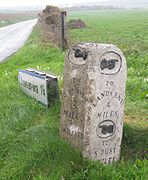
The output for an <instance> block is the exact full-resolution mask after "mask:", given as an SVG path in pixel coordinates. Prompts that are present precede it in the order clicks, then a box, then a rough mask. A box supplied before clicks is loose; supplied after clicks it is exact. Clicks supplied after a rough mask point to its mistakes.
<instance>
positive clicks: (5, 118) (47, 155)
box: [0, 10, 148, 180]
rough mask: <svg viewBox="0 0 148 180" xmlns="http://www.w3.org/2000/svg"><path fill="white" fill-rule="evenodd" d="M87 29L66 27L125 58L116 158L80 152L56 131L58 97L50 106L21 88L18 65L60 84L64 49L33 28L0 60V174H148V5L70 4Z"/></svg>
mask: <svg viewBox="0 0 148 180" xmlns="http://www.w3.org/2000/svg"><path fill="white" fill-rule="evenodd" d="M75 18H76V19H78V18H81V19H82V20H84V21H85V22H86V24H87V27H86V28H85V29H81V30H76V29H75V30H71V31H70V32H69V37H70V40H71V43H74V42H97V43H113V44H115V45H117V46H118V47H119V48H120V49H121V50H122V51H123V53H124V55H125V57H126V60H127V65H128V79H127V88H126V105H125V124H124V134H123V141H122V152H121V160H120V161H119V162H117V163H114V164H112V165H103V164H101V163H99V162H92V161H89V160H87V159H83V158H82V156H81V154H80V152H78V151H77V150H75V149H74V148H72V147H71V146H70V145H69V144H67V143H66V142H64V141H62V140H61V138H60V137H59V128H60V127H59V122H60V102H58V103H57V104H56V105H53V106H52V107H51V108H50V109H47V108H46V107H45V106H44V105H42V104H40V103H38V102H36V101H35V100H33V99H32V98H29V97H27V96H26V95H25V94H23V93H22V92H21V90H20V88H19V85H18V80H17V75H18V69H20V68H23V69H24V68H27V67H33V68H39V69H42V70H49V71H52V72H54V73H55V74H57V75H58V77H59V84H60V89H61V87H62V78H61V77H62V75H63V63H64V56H65V52H62V51H61V50H60V49H58V48H52V47H51V46H49V45H48V46H47V45H44V44H42V43H41V41H40V38H41V37H40V31H39V29H38V28H35V29H34V31H33V33H32V35H31V37H30V39H29V40H28V41H27V42H26V44H25V46H24V47H23V48H22V49H21V50H19V51H18V52H17V53H16V54H15V55H14V56H12V57H10V58H9V59H8V60H7V61H5V62H4V63H3V64H0V180H4V179H6V180H9V179H12V180H15V179H16V180H23V179H27V180H30V179H33V180H46V179H49V180H146V179H148V114H147V112H148V102H147V101H148V96H147V94H148V67H147V66H148V33H147V32H148V10H111V11H85V12H69V13H68V19H75Z"/></svg>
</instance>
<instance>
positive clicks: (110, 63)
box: [61, 43, 127, 164]
mask: <svg viewBox="0 0 148 180" xmlns="http://www.w3.org/2000/svg"><path fill="white" fill-rule="evenodd" d="M126 77H127V67H126V60H125V58H124V56H123V54H122V52H121V51H120V50H119V49H118V48H117V47H116V46H114V45H110V44H95V43H78V44H75V45H73V47H72V48H71V49H69V51H68V53H67V56H66V59H65V67H64V82H63V90H62V107H61V136H62V137H63V138H64V139H65V140H67V141H68V142H70V143H71V144H72V145H73V146H75V147H76V148H79V149H80V150H81V151H82V154H83V156H84V157H87V158H89V159H92V160H99V161H101V162H103V163H106V164H108V163H111V162H113V161H117V160H119V158H120V146H121V140H122V132H123V118H124V112H123V111H124V104H125V100H124V97H125V83H126Z"/></svg>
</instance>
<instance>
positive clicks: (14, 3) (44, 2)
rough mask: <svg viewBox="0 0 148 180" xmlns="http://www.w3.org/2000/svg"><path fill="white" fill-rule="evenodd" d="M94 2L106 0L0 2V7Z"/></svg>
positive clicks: (16, 0)
mask: <svg viewBox="0 0 148 180" xmlns="http://www.w3.org/2000/svg"><path fill="white" fill-rule="evenodd" d="M88 1H89V2H94V1H95V2H96V1H98V2H99V1H107V0H0V7H16V6H45V5H48V4H50V5H62V4H68V5H69V6H71V5H72V4H73V3H83V2H88Z"/></svg>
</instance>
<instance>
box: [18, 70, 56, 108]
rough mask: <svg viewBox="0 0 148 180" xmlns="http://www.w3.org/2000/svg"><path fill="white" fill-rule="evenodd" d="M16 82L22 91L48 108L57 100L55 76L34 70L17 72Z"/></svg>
mask: <svg viewBox="0 0 148 180" xmlns="http://www.w3.org/2000/svg"><path fill="white" fill-rule="evenodd" d="M18 80H19V83H20V87H21V89H22V91H23V92H24V93H25V94H27V95H28V96H31V97H33V98H35V99H36V100H38V101H40V102H41V103H43V104H45V105H47V106H50V104H51V103H54V102H55V101H56V100H57V99H58V98H59V92H58V80H57V77H56V76H53V75H51V74H47V73H45V72H43V71H39V70H35V69H27V70H19V75H18Z"/></svg>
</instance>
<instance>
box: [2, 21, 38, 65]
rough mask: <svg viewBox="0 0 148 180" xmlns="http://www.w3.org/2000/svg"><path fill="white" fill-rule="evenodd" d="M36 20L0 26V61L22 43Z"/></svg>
mask: <svg viewBox="0 0 148 180" xmlns="http://www.w3.org/2000/svg"><path fill="white" fill-rule="evenodd" d="M36 22H37V19H33V20H28V21H23V22H20V23H16V24H12V25H9V26H5V27H2V28H0V63H1V62H3V61H4V60H5V59H6V58H7V57H9V56H10V55H12V54H13V53H15V52H17V50H18V49H19V48H21V47H22V46H23V45H24V43H25V42H26V40H27V39H28V37H29V35H30V34H31V32H32V29H33V27H34V25H35V24H36Z"/></svg>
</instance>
